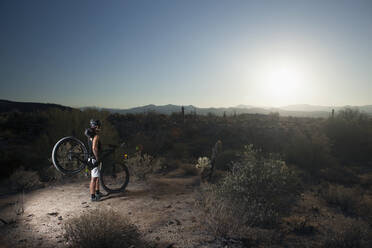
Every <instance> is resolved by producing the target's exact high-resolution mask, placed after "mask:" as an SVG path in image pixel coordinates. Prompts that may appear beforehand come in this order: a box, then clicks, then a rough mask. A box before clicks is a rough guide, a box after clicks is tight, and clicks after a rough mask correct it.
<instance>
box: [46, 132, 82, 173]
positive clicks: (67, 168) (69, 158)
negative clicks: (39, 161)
mask: <svg viewBox="0 0 372 248" xmlns="http://www.w3.org/2000/svg"><path fill="white" fill-rule="evenodd" d="M52 160H53V164H54V166H55V167H56V169H57V170H58V171H60V172H61V173H63V174H66V175H72V174H76V173H78V172H80V171H81V170H82V169H83V168H84V166H85V165H86V163H85V162H86V161H87V160H88V151H87V148H86V147H85V145H84V143H83V142H81V141H80V140H79V139H77V138H75V137H72V136H69V137H64V138H62V139H60V140H59V141H58V142H57V143H56V144H55V145H54V147H53V152H52Z"/></svg>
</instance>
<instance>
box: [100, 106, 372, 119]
mask: <svg viewBox="0 0 372 248" xmlns="http://www.w3.org/2000/svg"><path fill="white" fill-rule="evenodd" d="M183 107H184V110H185V113H186V114H189V113H197V114H200V115H206V114H208V113H212V114H215V115H220V116H221V115H223V114H226V115H234V114H270V113H276V112H277V113H279V114H280V115H282V116H296V117H323V118H325V117H328V116H329V115H330V114H331V112H332V109H334V110H335V111H336V112H337V111H339V110H341V109H345V108H354V109H359V110H360V111H361V112H364V113H366V114H368V115H371V116H372V105H366V106H342V107H330V106H316V105H308V104H299V105H289V106H284V107H280V108H271V107H255V106H252V105H238V106H236V107H229V108H198V107H195V106H193V105H187V106H183ZM181 108H182V106H180V105H172V104H168V105H161V106H157V105H153V104H151V105H146V106H141V107H135V108H130V109H112V108H102V110H106V111H109V112H111V113H119V114H127V113H132V114H136V113H147V112H156V113H162V114H172V113H175V112H181Z"/></svg>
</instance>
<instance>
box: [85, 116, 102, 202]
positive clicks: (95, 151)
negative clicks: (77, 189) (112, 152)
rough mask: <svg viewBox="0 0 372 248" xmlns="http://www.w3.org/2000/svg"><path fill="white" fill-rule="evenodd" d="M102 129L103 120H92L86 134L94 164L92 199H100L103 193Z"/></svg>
mask: <svg viewBox="0 0 372 248" xmlns="http://www.w3.org/2000/svg"><path fill="white" fill-rule="evenodd" d="M100 131H101V122H100V121H99V120H93V119H92V120H90V128H87V129H86V130H85V135H86V136H87V137H88V147H89V153H90V156H91V157H90V163H91V164H92V165H93V166H92V167H93V169H92V171H91V180H90V187H89V189H90V195H91V201H99V200H100V198H101V193H100V192H99V161H100V160H99V158H100V157H99V153H100V150H101V142H100V137H99V132H100Z"/></svg>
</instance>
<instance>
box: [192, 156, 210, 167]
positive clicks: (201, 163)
mask: <svg viewBox="0 0 372 248" xmlns="http://www.w3.org/2000/svg"><path fill="white" fill-rule="evenodd" d="M195 167H196V168H197V169H201V170H203V169H210V168H211V167H212V165H211V160H210V159H209V158H208V157H200V158H198V163H197V164H196V165H195Z"/></svg>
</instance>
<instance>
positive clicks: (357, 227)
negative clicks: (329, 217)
mask: <svg viewBox="0 0 372 248" xmlns="http://www.w3.org/2000/svg"><path fill="white" fill-rule="evenodd" d="M371 244H372V243H371V234H370V229H369V228H368V226H367V225H366V224H365V223H364V222H362V221H358V220H353V219H349V218H347V219H346V220H345V221H342V223H339V224H338V225H337V229H336V230H328V231H327V232H326V236H325V240H324V244H323V247H327V248H336V247H337V248H342V247H345V248H358V247H371V246H370V245H371Z"/></svg>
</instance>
